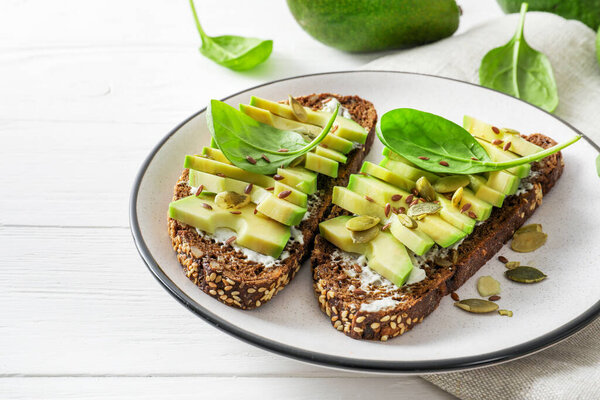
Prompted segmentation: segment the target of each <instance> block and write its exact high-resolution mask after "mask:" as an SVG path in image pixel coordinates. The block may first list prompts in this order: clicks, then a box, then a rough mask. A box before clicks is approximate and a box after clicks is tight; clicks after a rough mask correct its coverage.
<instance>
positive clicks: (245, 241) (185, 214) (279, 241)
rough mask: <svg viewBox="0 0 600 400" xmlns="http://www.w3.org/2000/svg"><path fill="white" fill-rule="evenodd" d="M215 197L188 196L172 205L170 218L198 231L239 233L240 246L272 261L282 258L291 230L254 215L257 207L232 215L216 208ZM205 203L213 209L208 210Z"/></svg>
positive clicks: (238, 241) (170, 205)
mask: <svg viewBox="0 0 600 400" xmlns="http://www.w3.org/2000/svg"><path fill="white" fill-rule="evenodd" d="M213 199H214V196H188V197H185V198H183V199H180V200H177V201H174V202H172V203H171V204H169V217H171V218H173V219H176V220H177V221H180V222H183V223H184V224H188V225H191V226H193V227H195V228H198V229H200V230H203V231H205V232H208V233H209V234H213V233H215V230H216V229H217V228H229V229H233V230H234V231H235V232H236V240H235V242H236V243H237V244H239V245H240V246H243V247H246V248H248V249H250V250H254V251H256V252H258V253H261V254H266V255H269V256H271V257H275V258H277V257H279V256H280V255H281V252H282V251H283V249H284V248H285V245H286V244H287V242H288V240H289V238H290V228H289V227H287V226H285V225H282V224H280V223H279V222H276V221H274V220H272V219H270V218H265V217H262V216H260V215H255V214H254V205H247V206H245V207H243V208H241V209H239V210H238V211H240V212H241V214H232V213H231V212H230V211H229V210H223V209H221V208H219V207H217V206H216V205H215V203H214V201H213ZM204 203H206V204H208V205H210V206H211V207H212V209H210V210H209V209H207V208H205V207H204V206H203V204H204Z"/></svg>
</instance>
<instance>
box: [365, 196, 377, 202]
mask: <svg viewBox="0 0 600 400" xmlns="http://www.w3.org/2000/svg"><path fill="white" fill-rule="evenodd" d="M365 199H367V200H368V201H370V202H371V203H373V202H374V201H375V200H373V199H372V198H370V197H369V196H365Z"/></svg>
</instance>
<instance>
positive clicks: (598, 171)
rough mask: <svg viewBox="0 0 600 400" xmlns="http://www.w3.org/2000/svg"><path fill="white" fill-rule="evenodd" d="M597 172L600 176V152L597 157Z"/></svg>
mask: <svg viewBox="0 0 600 400" xmlns="http://www.w3.org/2000/svg"><path fill="white" fill-rule="evenodd" d="M596 172H597V173H598V176H599V177H600V154H598V157H596Z"/></svg>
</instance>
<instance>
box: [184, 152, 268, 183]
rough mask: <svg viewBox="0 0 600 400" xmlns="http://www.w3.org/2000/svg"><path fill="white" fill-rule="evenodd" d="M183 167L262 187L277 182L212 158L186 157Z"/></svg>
mask: <svg viewBox="0 0 600 400" xmlns="http://www.w3.org/2000/svg"><path fill="white" fill-rule="evenodd" d="M183 166H184V168H190V169H195V170H196V171H202V172H206V173H209V174H223V175H225V176H226V177H228V178H233V179H238V180H240V181H245V182H250V183H253V184H255V185H258V186H262V187H270V186H273V185H275V180H274V179H273V178H271V177H270V176H266V175H260V174H255V173H254V172H248V171H244V170H243V169H241V168H238V167H236V166H235V165H229V164H225V163H222V162H219V161H216V160H211V159H210V158H205V157H198V156H185V162H184V164H183Z"/></svg>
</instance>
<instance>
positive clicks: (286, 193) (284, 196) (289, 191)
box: [277, 190, 292, 199]
mask: <svg viewBox="0 0 600 400" xmlns="http://www.w3.org/2000/svg"><path fill="white" fill-rule="evenodd" d="M290 194H292V191H291V190H284V191H283V192H280V193H279V194H278V195H277V197H279V198H280V199H285V198H286V197H288V196H289V195H290Z"/></svg>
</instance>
